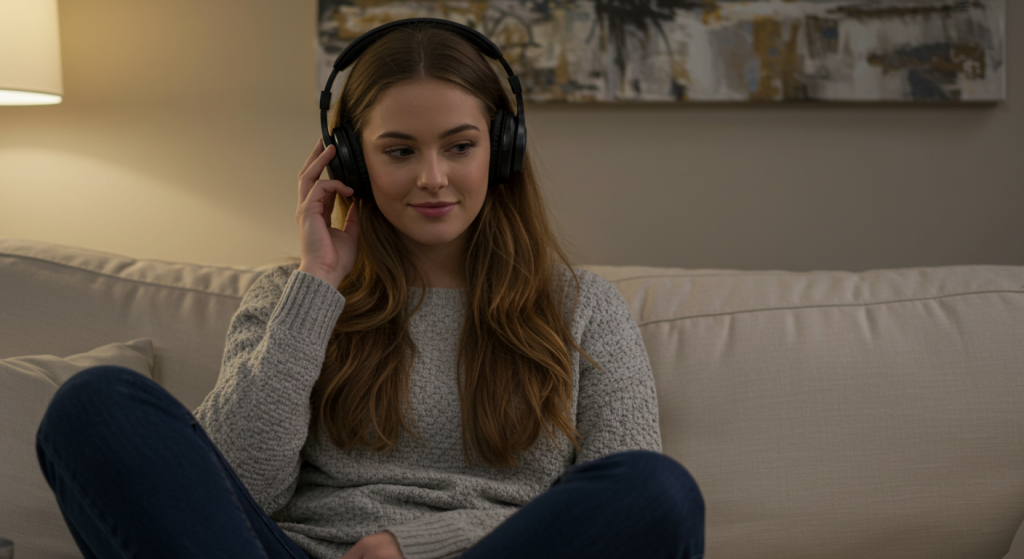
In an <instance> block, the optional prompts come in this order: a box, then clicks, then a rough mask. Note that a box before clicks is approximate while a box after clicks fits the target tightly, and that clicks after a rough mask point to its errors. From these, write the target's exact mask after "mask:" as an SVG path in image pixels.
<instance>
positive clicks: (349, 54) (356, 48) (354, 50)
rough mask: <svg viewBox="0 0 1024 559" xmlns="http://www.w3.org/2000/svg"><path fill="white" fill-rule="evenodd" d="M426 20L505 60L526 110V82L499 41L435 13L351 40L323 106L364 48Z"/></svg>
mask: <svg viewBox="0 0 1024 559" xmlns="http://www.w3.org/2000/svg"><path fill="white" fill-rule="evenodd" d="M423 24H427V25H431V26H434V27H439V28H443V29H446V30H448V31H451V32H453V33H456V34H458V35H459V36H460V37H462V38H463V39H466V40H467V41H469V42H470V44H472V45H473V46H474V47H476V48H477V50H479V51H480V52H482V53H483V54H484V55H485V56H487V57H488V58H493V59H494V60H497V61H498V62H499V63H501V66H502V67H503V68H504V69H505V73H506V74H508V83H509V85H510V86H511V87H512V93H513V94H514V95H515V96H516V105H517V107H516V110H517V111H518V113H517V114H521V113H522V111H523V86H522V84H520V83H519V76H517V75H516V73H515V71H513V70H512V67H511V66H509V64H508V61H507V60H505V57H504V56H503V55H502V54H501V49H499V48H498V45H495V44H494V41H491V40H490V39H488V38H487V36H486V35H484V34H483V33H481V32H479V31H477V30H476V29H473V28H472V27H468V26H466V25H462V24H461V23H455V22H454V21H448V20H446V19H438V18H434V17H414V18H408V19H400V20H397V21H392V22H390V23H385V24H384V25H381V26H379V27H375V28H373V29H371V30H369V31H367V32H366V33H364V34H363V35H361V36H359V37H358V38H357V39H356V40H354V41H352V42H351V43H349V44H348V46H346V47H345V50H343V51H341V54H339V55H338V58H337V59H336V60H335V61H334V69H333V70H332V71H331V75H330V77H328V78H327V84H326V85H325V86H324V90H323V91H321V92H320V110H321V111H329V110H330V109H331V86H333V85H334V78H336V77H337V76H338V74H339V73H341V72H344V71H345V69H346V68H348V67H349V66H351V65H352V63H353V62H355V61H356V59H357V58H359V55H361V54H363V51H365V50H366V49H368V48H370V45H372V44H373V43H376V42H377V41H378V40H380V39H381V38H382V37H384V36H385V35H387V34H388V33H390V32H392V31H394V30H395V29H397V28H399V27H409V26H412V25H423ZM325 118H326V114H325Z"/></svg>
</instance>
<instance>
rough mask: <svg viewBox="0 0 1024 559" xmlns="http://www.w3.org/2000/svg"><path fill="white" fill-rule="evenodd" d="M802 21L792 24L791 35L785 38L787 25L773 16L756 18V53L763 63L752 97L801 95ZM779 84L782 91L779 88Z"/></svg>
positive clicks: (772, 99)
mask: <svg viewBox="0 0 1024 559" xmlns="http://www.w3.org/2000/svg"><path fill="white" fill-rule="evenodd" d="M800 25H801V24H800V22H799V21H797V22H794V23H792V24H791V25H790V26H789V36H788V37H787V38H786V39H783V34H782V33H783V32H782V29H783V24H781V23H779V22H778V21H777V20H775V19H774V18H772V17H755V18H754V22H753V39H754V55H755V56H757V59H758V61H759V62H760V73H759V75H758V83H757V91H754V92H752V93H751V94H750V98H751V100H755V101H775V100H778V99H780V98H782V99H796V98H799V87H800V82H799V81H798V80H797V72H798V70H799V66H800V57H799V54H798V52H797V46H798V37H799V32H800ZM779 85H781V86H782V91H779Z"/></svg>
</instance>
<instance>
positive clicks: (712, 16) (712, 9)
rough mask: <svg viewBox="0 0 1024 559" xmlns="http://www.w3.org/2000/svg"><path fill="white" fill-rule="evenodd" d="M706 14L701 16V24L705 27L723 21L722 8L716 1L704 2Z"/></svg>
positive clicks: (704, 0)
mask: <svg viewBox="0 0 1024 559" xmlns="http://www.w3.org/2000/svg"><path fill="white" fill-rule="evenodd" d="M703 4H704V6H703V7H704V13H703V14H702V15H701V22H702V23H703V24H704V25H711V23H712V22H715V21H718V22H721V21H722V8H721V7H720V6H719V5H718V2H717V1H716V0H703Z"/></svg>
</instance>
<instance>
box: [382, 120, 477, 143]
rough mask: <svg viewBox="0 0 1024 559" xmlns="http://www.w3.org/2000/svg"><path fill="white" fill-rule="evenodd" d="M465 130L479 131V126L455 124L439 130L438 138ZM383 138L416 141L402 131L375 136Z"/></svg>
mask: <svg viewBox="0 0 1024 559" xmlns="http://www.w3.org/2000/svg"><path fill="white" fill-rule="evenodd" d="M465 130H476V131H477V132H479V131H480V129H479V128H477V127H476V126H473V125H472V124H460V125H458V126H456V127H455V128H452V129H451V130H445V131H444V132H441V135H440V136H438V138H439V139H441V140H443V139H445V138H447V137H448V136H451V135H453V134H458V133H459V132H463V131H465ZM384 138H395V139H398V140H410V141H416V138H415V137H413V136H412V135H410V134H406V133H404V132H385V133H383V134H381V135H380V136H377V139H378V140H382V139H384Z"/></svg>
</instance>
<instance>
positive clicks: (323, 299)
mask: <svg viewBox="0 0 1024 559" xmlns="http://www.w3.org/2000/svg"><path fill="white" fill-rule="evenodd" d="M344 308H345V297H344V296H343V295H342V294H341V292H339V291H338V289H337V288H336V287H333V286H332V285H331V284H329V283H327V282H326V281H324V280H322V279H320V278H318V277H316V276H314V275H313V274H309V273H306V272H303V271H300V270H295V271H294V272H292V275H291V277H290V278H288V283H287V284H285V286H284V293H283V294H282V295H281V300H280V301H278V303H277V308H276V309H274V313H273V314H272V315H271V318H270V321H271V322H275V323H277V324H278V326H279V327H280V328H284V329H285V330H287V331H289V332H293V333H295V334H298V335H299V336H300V337H302V338H309V339H314V340H326V339H328V338H330V336H331V333H332V332H333V331H334V325H335V323H337V322H338V317H339V316H341V311H342V310H343V309H344Z"/></svg>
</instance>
